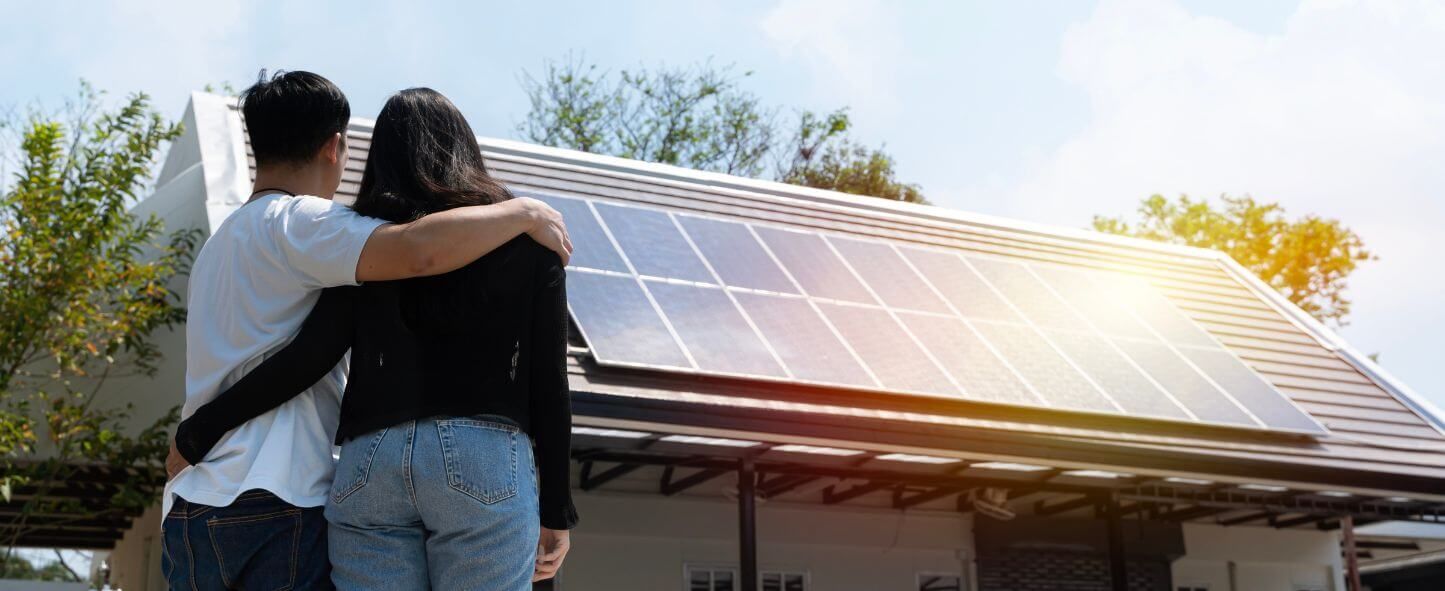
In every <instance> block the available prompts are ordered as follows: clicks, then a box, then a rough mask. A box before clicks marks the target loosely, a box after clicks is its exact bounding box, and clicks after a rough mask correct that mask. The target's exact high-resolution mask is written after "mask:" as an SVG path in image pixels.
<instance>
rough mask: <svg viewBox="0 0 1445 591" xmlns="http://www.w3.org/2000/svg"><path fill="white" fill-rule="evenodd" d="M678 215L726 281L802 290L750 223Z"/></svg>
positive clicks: (775, 289)
mask: <svg viewBox="0 0 1445 591" xmlns="http://www.w3.org/2000/svg"><path fill="white" fill-rule="evenodd" d="M676 217H677V221H678V223H680V224H682V228H683V230H685V231H686V232H687V234H688V236H690V237H691V238H692V243H693V244H694V245H696V246H697V250H698V252H700V253H702V256H703V257H705V258H707V260H708V262H709V263H711V264H712V268H713V270H714V271H717V274H718V276H719V277H721V278H722V282H723V284H724V285H730V286H734V287H746V288H750V289H759V290H764V291H771V292H776V293H798V290H797V289H796V288H794V287H793V284H792V282H791V281H788V276H787V275H784V274H783V270H782V269H781V268H779V267H778V264H777V263H775V262H773V259H772V257H769V256H768V251H766V250H763V245H761V244H758V241H757V240H754V239H753V238H752V233H751V232H750V231H749V230H748V227H747V226H745V225H743V224H740V223H737V222H725V221H722V220H714V219H708V218H700V217H697V216H690V215H679V216H676Z"/></svg>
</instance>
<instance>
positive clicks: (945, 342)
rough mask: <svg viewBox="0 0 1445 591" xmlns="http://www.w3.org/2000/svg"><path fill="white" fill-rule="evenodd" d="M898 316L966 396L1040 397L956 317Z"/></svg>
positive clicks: (1030, 400) (1013, 400) (1020, 400)
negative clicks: (961, 388)
mask: <svg viewBox="0 0 1445 591" xmlns="http://www.w3.org/2000/svg"><path fill="white" fill-rule="evenodd" d="M898 319H899V320H902V321H903V324H904V325H906V326H907V327H908V330H909V331H911V332H912V333H913V335H914V336H916V337H918V340H919V342H921V343H923V346H924V347H927V348H928V350H929V351H932V352H933V354H934V356H935V357H936V358H938V360H939V362H941V363H942V364H943V367H944V368H945V369H947V370H948V372H949V373H950V374H951V375H953V378H954V381H956V382H958V384H959V385H960V386H962V387H963V389H964V392H965V394H966V396H967V397H968V398H970V399H977V400H988V401H991V402H1006V403H1010V404H1026V405H1037V404H1039V403H1040V402H1041V401H1042V399H1040V398H1039V397H1038V395H1037V394H1035V393H1034V392H1033V391H1031V390H1029V387H1028V386H1027V385H1026V384H1024V382H1023V380H1020V379H1019V377H1018V376H1017V375H1015V374H1014V372H1013V370H1012V369H1011V368H1010V367H1009V366H1008V365H1007V364H1006V363H1005V362H1004V361H1003V359H1002V358H1001V357H999V356H998V355H996V354H995V353H994V352H993V351H991V350H990V349H989V347H988V345H987V344H985V343H984V342H983V340H982V339H980V338H979V337H978V335H976V334H974V332H973V330H972V329H970V328H969V327H967V326H965V325H964V323H963V321H962V320H958V319H956V318H938V317H936V316H925V315H922V314H912V313H909V312H900V313H899V314H898Z"/></svg>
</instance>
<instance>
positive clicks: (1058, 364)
mask: <svg viewBox="0 0 1445 591" xmlns="http://www.w3.org/2000/svg"><path fill="white" fill-rule="evenodd" d="M542 198H544V199H545V200H547V202H548V203H550V204H552V205H553V207H556V208H557V209H558V210H559V211H562V212H563V215H564V217H565V218H566V219H567V222H568V227H569V230H570V231H571V232H572V237H573V242H574V244H577V245H578V252H577V253H576V254H575V255H574V257H573V259H572V262H571V264H570V267H571V268H573V269H575V270H577V271H578V272H577V273H572V274H571V275H570V278H571V279H570V281H571V284H570V285H569V299H570V302H569V303H570V306H571V309H572V313H573V316H574V318H575V319H576V321H577V324H578V326H579V327H580V328H581V329H582V332H583V334H584V336H585V337H586V339H587V341H588V343H589V345H590V346H591V347H592V353H593V355H594V357H596V358H597V359H598V360H599V361H600V362H602V363H618V364H625V365H638V366H649V367H650V366H656V367H659V368H670V369H676V370H681V371H696V372H704V373H714V374H725V375H734V376H757V377H766V378H771V379H785V380H797V381H803V382H808V383H822V384H838V385H844V386H851V387H859V388H868V389H879V390H885V391H893V392H907V393H923V394H934V395H941V396H947V397H956V398H962V399H966V400H974V401H980V402H994V403H1004V404H1012V405H1024V406H1046V407H1051V408H1056V409H1061V410H1076V411H1087V412H1097V413H1107V414H1118V415H1126V416H1135V417H1154V418H1163V419H1170V420H1179V421H1199V422H1206V423H1211V424H1219V425H1232V426H1241V427H1252V428H1259V427H1265V428H1274V429H1288V430H1293V431H1305V432H1314V433H1322V432H1324V430H1323V428H1322V427H1321V426H1320V425H1319V424H1318V423H1316V422H1315V421H1314V420H1313V419H1312V418H1311V417H1309V415H1307V414H1306V413H1304V412H1303V411H1302V410H1300V409H1299V408H1298V407H1296V406H1294V404H1293V403H1291V402H1290V401H1289V400H1288V399H1286V398H1284V396H1283V395H1282V394H1280V393H1279V392H1278V391H1277V390H1275V389H1274V387H1273V386H1271V385H1270V384H1269V383H1268V382H1266V381H1264V379H1263V378H1261V377H1260V376H1259V375H1258V374H1256V373H1255V372H1254V371H1253V370H1251V369H1250V368H1249V367H1248V366H1246V365H1245V364H1244V363H1243V362H1242V361H1240V360H1239V359H1238V358H1237V357H1235V356H1234V355H1233V354H1232V353H1230V352H1229V351H1227V350H1226V349H1224V348H1223V347H1222V346H1221V345H1219V344H1218V342H1216V341H1215V340H1214V338H1213V337H1212V336H1211V335H1209V333H1207V332H1205V331H1204V330H1203V329H1202V328H1200V327H1199V326H1198V325H1197V324H1195V323H1194V321H1192V320H1191V319H1189V317H1188V316H1186V315H1185V314H1184V313H1183V312H1181V311H1180V310H1179V309H1178V308H1176V307H1175V306H1174V305H1173V303H1172V302H1170V301H1169V300H1168V298H1166V297H1165V296H1164V295H1163V294H1162V293H1160V292H1159V291H1158V290H1157V289H1155V288H1154V287H1153V286H1151V285H1149V284H1148V283H1147V282H1145V281H1142V280H1140V279H1138V278H1137V277H1133V276H1129V275H1125V274H1121V273H1113V272H1103V271H1095V270H1086V269H1070V268H1064V267H1060V266H1055V265H1050V264H1047V263H1037V262H1012V261H1008V260H1002V259H998V258H990V257H980V256H974V255H971V254H970V255H963V254H961V253H959V252H951V251H947V250H942V249H925V248H918V247H914V246H908V245H904V244H890V243H888V242H884V241H879V240H862V239H857V238H852V237H845V236H836V235H828V236H824V235H823V234H820V233H813V232H805V231H799V230H790V229H782V228H777V227H771V226H759V225H754V224H746V223H741V222H736V221H727V220H719V219H714V218H705V217H699V216H694V215H688V214H679V213H668V212H666V211H662V210H656V209H645V208H639V207H631V206H621V205H615V204H610V203H603V202H594V203H592V206H591V207H589V205H588V203H587V202H586V201H584V200H579V199H573V198H562V197H556V196H542ZM594 209H595V215H594ZM614 241H615V243H616V244H617V245H619V246H620V247H621V251H620V252H619V251H618V250H616V249H614V248H613V243H614ZM624 255H625V256H624ZM629 262H630V263H631V267H632V269H635V273H636V274H638V275H641V276H642V280H641V281H640V282H639V279H638V277H637V276H634V275H633V272H634V271H633V270H632V269H629V268H628V264H627V263H629ZM606 272H610V273H611V274H607V273H606ZM644 286H645V288H646V291H644ZM880 300H881V301H880ZM847 302H852V303H847ZM1246 409H1247V410H1246Z"/></svg>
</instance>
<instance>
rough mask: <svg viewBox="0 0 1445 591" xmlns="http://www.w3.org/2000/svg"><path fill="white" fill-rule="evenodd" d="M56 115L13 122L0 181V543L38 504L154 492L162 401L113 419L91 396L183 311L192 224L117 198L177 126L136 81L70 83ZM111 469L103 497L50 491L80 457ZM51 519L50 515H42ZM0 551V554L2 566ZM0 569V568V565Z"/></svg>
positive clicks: (133, 366)
mask: <svg viewBox="0 0 1445 591" xmlns="http://www.w3.org/2000/svg"><path fill="white" fill-rule="evenodd" d="M65 115H67V116H66V117H61V116H60V115H57V114H45V113H35V114H32V115H31V116H30V117H29V118H28V119H27V120H25V121H24V122H22V123H20V124H19V125H18V126H16V129H17V130H18V131H19V141H18V143H16V144H12V145H16V146H18V150H17V151H16V153H15V154H13V155H7V158H8V159H9V160H11V161H12V162H13V163H14V166H15V171H16V172H15V175H14V178H13V179H11V182H10V183H8V184H7V185H6V187H5V188H4V191H3V194H0V465H3V469H4V470H3V474H0V496H3V501H4V504H5V505H6V506H8V507H9V508H10V509H11V511H10V512H9V513H12V514H13V515H15V516H14V517H6V518H4V519H5V520H7V522H0V534H3V536H4V538H5V540H4V541H3V542H0V543H3V544H5V545H6V546H7V548H9V549H7V557H8V556H9V555H10V554H9V553H10V549H13V547H14V545H15V542H16V541H17V540H18V539H19V538H20V536H22V535H25V534H26V533H27V532H30V531H33V530H34V528H35V527H36V526H35V525H34V522H33V521H32V519H31V518H32V516H34V515H36V514H38V513H46V514H68V515H86V516H89V517H95V516H101V515H106V514H111V513H118V512H122V511H126V510H131V509H136V508H141V507H145V506H147V505H149V504H150V503H152V502H154V500H155V497H156V494H157V492H158V491H157V485H158V484H159V482H160V481H161V480H162V479H163V474H164V472H163V469H162V462H163V459H164V457H165V453H166V450H167V446H168V436H167V430H168V428H169V427H170V425H171V424H173V423H174V422H175V420H176V410H175V409H172V410H171V412H170V413H169V414H168V415H167V416H165V417H162V418H161V419H160V420H158V421H157V422H156V423H154V424H152V425H149V426H146V427H144V428H141V429H139V430H138V431H139V432H127V431H136V429H127V428H126V427H125V425H126V423H127V421H128V415H129V407H128V406H126V407H122V408H119V409H117V408H116V405H114V404H104V403H101V404H98V403H97V402H98V398H99V397H100V394H101V393H102V391H103V386H104V385H105V384H106V382H107V380H109V379H111V378H117V377H122V376H130V375H152V374H154V372H155V370H156V365H157V363H158V361H159V360H160V352H159V350H158V349H157V347H156V346H155V345H154V344H153V343H152V341H151V336H152V335H153V334H154V333H155V332H156V331H157V330H159V329H162V328H165V327H171V326H175V325H176V324H178V323H180V322H183V321H184V319H185V310H184V309H183V308H182V307H181V303H182V302H181V300H180V297H179V296H178V294H176V293H175V292H174V291H173V290H172V289H171V288H170V285H171V284H172V282H173V280H176V279H177V278H178V277H179V276H182V275H184V274H185V273H186V272H187V271H188V268H189V263H190V260H191V253H192V251H193V248H194V246H195V243H196V240H197V238H198V236H199V235H198V233H197V232H195V231H194V230H187V231H180V232H174V233H171V234H165V233H164V232H163V228H162V224H161V221H160V220H159V219H158V218H156V217H154V216H151V217H147V218H138V217H137V216H135V215H133V214H131V213H130V212H129V211H128V208H129V206H130V205H132V204H134V203H135V202H136V200H137V198H138V196H139V194H140V192H141V191H142V190H143V189H144V188H145V187H146V186H147V184H148V182H147V181H148V179H149V178H150V173H151V170H152V166H153V165H154V163H155V159H156V156H157V154H158V152H159V150H160V148H161V146H162V145H163V144H164V143H165V142H168V141H170V140H172V139H174V138H175V137H177V136H178V135H179V134H180V127H179V126H178V125H175V124H172V123H169V122H167V121H165V120H164V119H162V118H161V116H160V115H159V114H157V113H156V112H155V111H154V110H153V109H152V108H151V106H150V102H149V99H148V98H147V97H146V96H145V95H143V94H141V95H134V96H131V97H129V98H128V99H127V100H125V101H123V103H121V104H120V105H119V106H118V107H115V108H108V107H106V106H105V105H104V104H103V103H102V101H101V95H100V94H99V93H96V92H94V91H92V90H91V89H90V88H89V87H88V86H84V85H83V90H82V92H81V96H80V100H79V101H78V102H76V103H74V104H73V105H72V107H71V108H69V109H66V110H65ZM91 465H103V466H108V467H110V468H111V469H112V472H113V473H116V474H121V475H123V476H124V478H123V479H122V481H121V482H118V483H117V488H116V492H115V494H114V495H113V497H111V498H110V499H108V502H107V503H105V508H104V509H99V510H97V509H96V508H95V507H83V506H80V505H79V504H78V502H77V501H75V500H74V499H67V498H62V497H61V496H60V495H58V494H55V491H57V489H61V488H65V487H68V486H69V483H70V482H71V481H72V479H73V478H74V477H76V475H77V473H78V471H80V470H81V469H82V468H83V467H84V466H91ZM46 519H47V520H49V521H48V522H47V523H48V524H49V525H56V523H55V522H54V521H55V518H54V517H46ZM8 564H10V561H8V560H7V561H5V562H3V563H0V565H8ZM0 574H3V573H0Z"/></svg>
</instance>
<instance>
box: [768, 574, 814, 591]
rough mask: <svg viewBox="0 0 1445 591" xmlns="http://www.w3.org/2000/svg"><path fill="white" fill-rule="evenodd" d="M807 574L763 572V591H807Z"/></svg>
mask: <svg viewBox="0 0 1445 591" xmlns="http://www.w3.org/2000/svg"><path fill="white" fill-rule="evenodd" d="M807 581H808V574H807V573H799V572H776V571H763V591H806V589H807V588H808V587H807Z"/></svg>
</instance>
